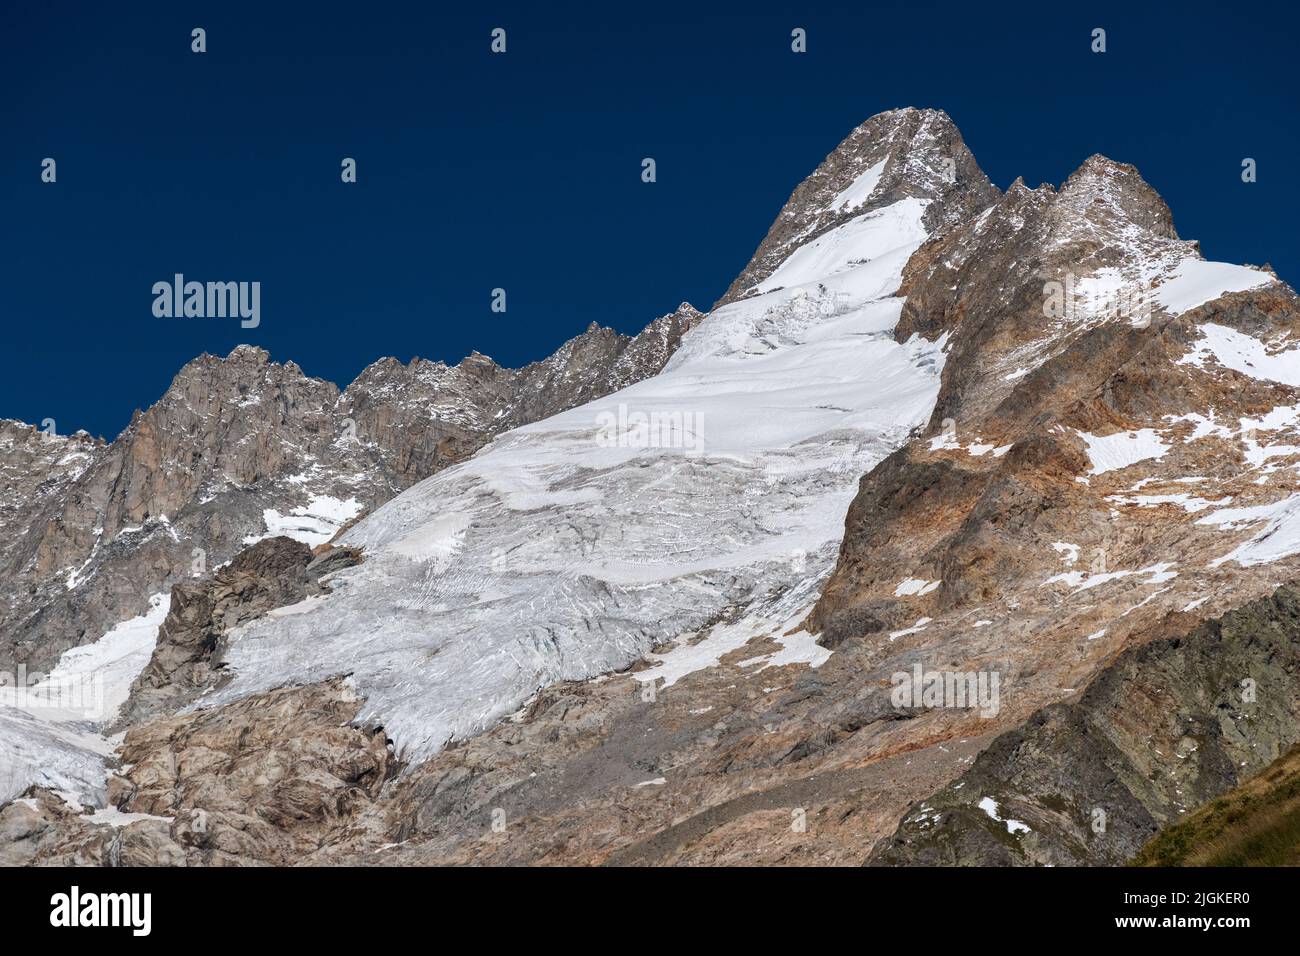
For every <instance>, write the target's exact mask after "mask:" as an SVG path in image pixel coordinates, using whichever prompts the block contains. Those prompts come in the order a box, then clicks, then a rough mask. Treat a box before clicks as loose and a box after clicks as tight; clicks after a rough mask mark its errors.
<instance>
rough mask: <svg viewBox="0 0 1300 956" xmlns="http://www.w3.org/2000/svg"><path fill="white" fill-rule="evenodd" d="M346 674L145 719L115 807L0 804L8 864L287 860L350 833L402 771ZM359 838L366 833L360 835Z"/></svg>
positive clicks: (113, 786)
mask: <svg viewBox="0 0 1300 956" xmlns="http://www.w3.org/2000/svg"><path fill="white" fill-rule="evenodd" d="M357 706H358V701H357V699H356V698H355V697H354V696H353V695H352V694H351V692H350V691H349V690H348V689H347V687H346V684H345V682H344V681H342V680H337V681H331V682H328V683H325V684H317V685H311V686H308V687H297V688H287V689H284V690H281V691H276V692H274V693H271V694H266V695H263V696H259V697H255V698H248V699H246V700H242V701H240V702H239V703H238V704H235V705H231V706H229V707H224V708H221V709H220V710H217V711H199V712H198V713H196V714H185V715H181V716H177V717H172V718H168V719H161V720H154V721H151V722H148V723H145V724H142V725H140V726H138V727H134V728H132V729H131V730H129V731H128V732H127V734H126V740H125V742H124V743H123V746H122V752H121V753H122V760H123V761H124V762H125V767H124V769H123V770H122V771H121V774H120V775H119V776H117V777H115V778H112V779H111V781H110V793H111V799H112V801H113V805H112V806H111V807H110V808H109V809H106V810H99V811H83V809H82V808H80V807H74V806H69V805H68V804H67V803H66V802H65V801H64V800H63V799H62V798H61V797H59V796H58V795H55V794H53V793H50V792H49V791H41V790H34V791H32V792H31V793H29V794H28V795H27V796H26V797H25V798H24V799H22V800H16V801H13V802H11V803H9V804H7V805H6V806H5V807H3V808H2V809H0V864H14V865H31V864H37V865H99V866H177V865H189V866H197V865H204V866H231V865H250V864H273V865H278V866H289V865H294V864H296V863H299V862H302V861H303V860H304V858H306V857H307V856H308V855H309V854H310V853H312V852H314V851H316V850H318V849H319V848H320V847H321V846H323V845H325V844H326V843H328V842H329V841H331V840H335V839H339V838H340V837H341V836H342V835H345V834H348V833H349V831H350V829H351V828H352V827H353V824H354V821H355V820H356V819H357V818H358V817H359V815H360V814H361V812H362V811H363V810H365V809H366V808H367V807H368V806H369V805H370V803H371V802H372V801H373V800H374V798H375V797H376V796H377V795H378V794H379V792H380V790H381V789H382V787H383V785H384V783H385V782H386V781H387V780H388V779H389V778H390V777H391V776H392V774H393V773H394V772H395V771H396V769H397V767H396V764H395V763H394V761H393V759H392V755H391V752H390V749H389V742H388V740H387V738H386V737H385V736H384V734H383V732H382V731H381V730H379V729H377V728H357V727H353V726H350V722H351V720H352V719H353V717H355V715H356V712H357ZM353 838H354V839H355V838H357V835H353Z"/></svg>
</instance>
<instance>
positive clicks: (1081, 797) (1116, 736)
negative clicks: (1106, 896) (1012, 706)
mask: <svg viewBox="0 0 1300 956" xmlns="http://www.w3.org/2000/svg"><path fill="white" fill-rule="evenodd" d="M1298 682H1300V589H1297V588H1295V587H1285V588H1281V589H1279V590H1278V591H1277V592H1276V593H1275V594H1273V595H1272V596H1270V597H1268V598H1264V599H1262V600H1259V601H1253V602H1251V603H1249V604H1247V605H1245V606H1244V607H1241V608H1239V609H1238V610H1235V611H1232V612H1230V613H1228V614H1226V615H1224V616H1223V617H1222V618H1219V619H1216V620H1213V621H1207V622H1206V623H1204V624H1202V625H1200V626H1198V627H1197V628H1195V629H1194V630H1193V631H1191V633H1189V634H1186V635H1184V636H1180V637H1172V638H1162V639H1159V640H1156V641H1152V642H1150V643H1148V644H1143V645H1141V646H1138V647H1133V648H1130V649H1129V650H1127V651H1125V652H1124V653H1122V654H1121V655H1120V656H1119V658H1118V659H1117V660H1116V661H1115V662H1114V663H1113V664H1111V665H1110V666H1109V667H1107V668H1105V670H1103V671H1102V672H1101V673H1100V674H1098V676H1097V678H1096V679H1095V680H1094V681H1093V682H1092V683H1091V684H1090V685H1089V686H1088V688H1087V690H1085V691H1084V692H1083V693H1082V694H1081V695H1080V697H1079V699H1078V700H1077V701H1074V702H1070V703H1062V704H1053V705H1051V706H1049V707H1046V708H1044V709H1043V710H1041V711H1038V712H1037V713H1035V714H1034V715H1033V716H1032V717H1031V718H1030V719H1029V720H1028V721H1026V722H1025V724H1024V725H1023V726H1021V727H1018V728H1016V729H1015V730H1012V731H1009V732H1008V733H1006V734H1003V735H1002V736H1001V737H999V738H998V739H997V740H995V741H994V742H993V743H992V744H991V745H990V746H989V748H988V749H987V750H985V751H984V752H983V753H981V754H980V755H979V757H978V758H977V759H976V760H975V762H974V764H972V765H971V768H970V769H969V770H967V771H966V772H965V773H963V774H961V776H960V777H958V778H957V779H956V780H954V781H953V782H952V783H951V784H949V785H948V786H946V787H944V788H943V789H942V790H939V791H938V792H936V793H934V794H931V795H930V796H928V797H926V798H925V799H924V800H922V801H919V802H918V803H917V804H915V805H914V806H913V807H912V808H911V810H910V811H909V812H908V814H907V815H906V816H905V817H904V818H903V820H902V822H901V823H900V824H899V827H898V830H897V831H896V832H895V833H894V834H893V835H892V836H891V837H890V838H889V839H887V840H885V841H882V843H881V844H880V845H879V846H878V847H877V848H876V849H875V850H874V851H873V852H872V854H871V856H870V857H869V860H868V862H870V863H872V864H876V865H883V866H897V865H909V866H1019V865H1038V866H1044V865H1050V866H1065V865H1075V866H1078V865H1117V864H1123V863H1126V862H1127V861H1129V860H1130V859H1131V858H1132V857H1133V856H1134V855H1135V854H1136V853H1137V852H1138V851H1139V850H1140V849H1141V848H1142V846H1143V845H1144V844H1145V843H1147V841H1149V840H1150V839H1151V838H1152V837H1153V836H1154V835H1155V834H1156V833H1157V832H1158V831H1159V830H1160V829H1161V828H1163V827H1167V826H1170V825H1172V824H1175V823H1177V822H1178V821H1179V819H1180V818H1181V817H1182V816H1183V815H1184V814H1186V813H1187V812H1188V811H1189V810H1191V809H1193V808H1195V807H1198V806H1201V805H1202V804H1204V803H1207V802H1208V801H1210V800H1213V799H1214V798H1215V797H1217V796H1219V795H1220V794H1222V793H1224V792H1225V791H1227V790H1229V789H1230V788H1232V787H1234V786H1235V785H1237V784H1238V783H1239V782H1240V781H1242V780H1245V779H1248V778H1250V777H1253V776H1254V775H1256V774H1258V773H1260V772H1261V771H1262V770H1264V769H1265V768H1266V767H1267V766H1268V765H1269V764H1270V763H1271V762H1272V761H1274V760H1276V759H1277V758H1278V757H1279V756H1280V755H1282V754H1284V753H1286V752H1287V751H1288V750H1289V749H1290V748H1291V747H1292V746H1293V745H1294V744H1295V743H1296V742H1297V741H1300V694H1298V693H1297V691H1296V688H1297V686H1300V683H1298Z"/></svg>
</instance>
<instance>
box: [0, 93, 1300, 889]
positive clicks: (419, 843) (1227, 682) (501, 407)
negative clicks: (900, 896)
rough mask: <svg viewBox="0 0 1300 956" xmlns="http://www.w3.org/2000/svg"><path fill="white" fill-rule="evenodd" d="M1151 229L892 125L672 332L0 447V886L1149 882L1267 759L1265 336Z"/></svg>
mask: <svg viewBox="0 0 1300 956" xmlns="http://www.w3.org/2000/svg"><path fill="white" fill-rule="evenodd" d="M1174 222H1175V219H1174V215H1173V214H1172V212H1171V211H1170V209H1169V208H1168V207H1167V206H1166V204H1165V203H1164V201H1163V200H1162V199H1161V197H1160V196H1159V194H1158V193H1157V191H1156V190H1155V189H1154V188H1153V187H1152V186H1151V185H1150V184H1148V183H1147V182H1145V181H1144V180H1143V178H1142V176H1141V174H1140V173H1139V172H1138V170H1137V169H1135V168H1134V167H1132V166H1129V165H1126V164H1124V163H1122V162H1117V161H1114V160H1112V159H1108V158H1106V157H1103V156H1092V157H1089V158H1086V159H1084V160H1083V162H1082V165H1080V167H1079V168H1078V170H1077V171H1076V172H1074V173H1073V174H1072V175H1071V176H1070V177H1069V178H1068V179H1067V180H1066V181H1065V182H1064V183H1062V184H1060V186H1059V187H1058V186H1051V185H1041V186H1039V187H1038V188H1034V189H1031V188H1029V187H1028V186H1027V185H1026V184H1025V183H1024V182H1022V181H1020V180H1017V181H1016V182H1014V183H1013V184H1012V185H1011V186H1010V188H1009V189H1007V190H1006V191H1005V192H1003V191H1001V190H999V189H998V188H997V187H996V186H994V185H993V184H992V183H991V182H990V181H989V180H988V178H987V177H986V176H985V175H984V173H983V172H982V171H981V170H980V168H979V165H978V164H977V162H976V159H975V157H974V156H973V155H972V154H971V152H970V151H969V150H968V149H967V148H966V146H965V144H964V142H963V140H962V137H961V135H960V133H959V132H958V130H957V129H956V127H955V126H954V124H953V123H952V121H951V120H950V119H949V117H948V116H947V115H946V114H944V113H942V112H939V111H935V110H917V109H901V110H894V111H890V112H888V113H883V114H880V115H878V116H875V117H872V118H871V119H869V120H868V121H867V122H865V123H864V124H862V125H861V126H860V127H858V128H857V129H855V130H854V131H853V132H851V133H850V134H849V136H848V137H847V138H846V139H845V140H844V142H843V143H841V145H840V146H839V147H838V148H837V149H836V150H835V151H834V152H832V153H831V155H830V156H828V157H826V159H825V160H824V161H823V162H822V163H821V165H819V166H818V167H817V168H816V170H815V171H814V172H813V173H812V174H811V175H810V176H809V177H808V178H807V179H806V180H805V181H804V182H803V183H801V184H799V185H798V187H797V188H796V189H795V190H794V192H793V194H792V195H791V197H790V199H789V201H788V202H787V203H786V205H785V206H784V207H783V208H782V209H781V210H780V212H779V214H778V216H777V218H776V221H775V222H774V223H773V225H772V227H771V229H770V230H769V232H768V233H767V235H766V237H765V238H763V239H762V241H761V243H760V244H759V246H758V248H757V251H756V252H755V254H754V256H753V258H752V260H751V261H750V263H749V264H748V265H747V266H746V267H745V269H744V270H743V271H742V272H741V274H740V275H739V276H737V277H736V278H735V279H734V281H732V282H731V284H730V286H729V287H728V289H727V291H726V293H725V294H724V295H723V297H722V298H721V299H720V300H719V301H718V303H717V304H715V306H714V307H713V309H712V311H710V312H709V313H708V314H707V315H702V314H700V313H698V312H696V311H695V310H694V309H692V308H691V307H690V306H688V305H683V306H681V307H680V308H679V309H678V310H676V311H675V312H674V313H672V314H669V315H666V316H664V317H662V318H660V319H657V320H655V321H654V322H653V323H651V324H650V325H649V326H648V327H647V328H646V329H645V331H644V332H642V333H641V334H639V335H638V336H635V337H631V338H629V337H626V336H621V335H619V334H617V333H614V332H612V331H610V330H608V329H602V328H599V327H596V326H593V327H592V328H590V329H588V330H587V331H586V332H585V333H583V334H582V335H580V336H578V337H577V338H575V339H572V340H571V341H569V342H567V343H565V344H564V345H563V346H562V347H561V348H560V349H559V350H558V351H557V352H556V353H555V354H554V355H552V356H551V357H550V358H548V359H546V360H544V361H542V362H538V363H535V364H533V365H529V366H527V367H525V368H523V369H504V368H501V367H500V366H498V365H496V364H495V363H494V362H493V361H492V360H491V359H489V358H487V357H486V356H482V355H479V354H477V353H476V354H473V355H471V356H469V357H468V358H466V359H465V360H464V361H463V362H461V363H460V364H458V365H456V366H454V367H448V366H446V365H443V364H441V363H435V362H427V361H424V360H421V359H416V360H414V361H412V362H410V363H409V364H402V363H401V362H399V361H397V360H396V359H391V358H390V359H381V360H380V361H378V362H376V363H375V364H373V365H372V366H370V367H369V368H367V369H366V370H365V371H364V372H363V373H362V374H361V375H360V376H359V377H358V378H357V380H356V381H355V382H353V383H352V384H351V385H349V386H348V387H347V388H346V389H343V390H342V391H340V390H339V389H338V388H337V387H336V386H334V385H332V384H330V383H328V382H323V381H320V380H318V379H312V378H309V377H308V376H306V375H305V374H304V373H303V372H302V371H301V370H300V369H299V368H298V367H297V366H295V365H294V364H293V363H288V364H286V365H279V364H276V363H273V362H271V361H270V360H269V358H268V356H267V355H266V353H265V352H262V351H261V350H259V349H256V348H251V347H247V346H245V347H241V348H240V349H237V350H236V351H235V352H233V353H232V354H231V355H229V356H228V357H226V358H224V359H220V358H215V357H212V356H202V357H200V358H198V359H196V360H195V361H194V362H192V363H190V364H189V365H187V366H186V367H185V368H184V369H182V370H181V372H180V373H179V374H178V375H177V377H176V379H175V381H174V382H173V383H172V386H171V388H170V389H168V391H167V393H166V394H165V395H164V396H163V397H162V398H161V399H160V400H159V402H158V403H157V404H155V405H154V406H153V407H151V408H150V409H149V410H147V411H145V412H141V413H137V415H136V416H135V418H134V419H133V421H132V423H131V425H130V426H129V427H128V428H127V430H126V431H125V432H123V434H122V435H121V436H119V437H118V438H117V439H116V440H115V441H113V442H111V443H104V442H100V441H96V440H94V439H91V438H90V437H89V436H86V435H84V434H83V435H74V436H70V437H63V436H56V435H49V434H46V433H42V432H41V431H40V430H38V429H34V428H32V427H29V426H25V425H21V424H19V423H8V422H6V423H4V424H3V426H2V427H0V515H2V516H3V523H4V529H5V530H6V531H7V532H8V533H7V534H5V535H3V536H2V537H3V539H4V540H3V542H0V581H3V582H4V584H5V585H6V587H5V588H4V589H3V591H4V595H5V597H4V599H3V602H0V665H2V666H3V667H5V668H17V667H19V666H20V665H21V666H23V667H25V668H30V669H39V670H41V671H42V675H41V677H42V681H41V682H38V683H37V686H36V688H34V689H35V690H40V688H42V687H44V688H45V689H46V690H47V691H49V693H46V694H44V695H42V694H40V693H36V694H33V693H30V692H24V691H30V690H32V689H24V688H21V687H0V743H2V744H3V745H4V746H3V749H0V801H4V803H3V805H0V862H4V863H11V864H48V863H77V864H91V865H130V864H153V865H158V864H163V865H230V864H255V863H270V864H279V865H288V864H312V865H324V864H347V865H380V864H383V865H427V864H450V863H489V864H584V865H588V864H589V865H597V864H600V865H624V864H755V863H781V864H841V865H863V864H869V865H891V866H906V865H936V864H937V865H1049V864H1050V865H1092V864H1123V863H1127V862H1129V861H1132V860H1134V859H1147V858H1149V857H1151V856H1152V855H1153V854H1155V855H1159V854H1165V855H1168V853H1169V852H1171V851H1169V850H1168V846H1169V844H1170V841H1172V840H1174V837H1169V836H1166V837H1165V840H1166V842H1165V843H1163V844H1162V843H1160V842H1159V841H1160V839H1161V837H1162V835H1166V834H1170V833H1175V832H1176V833H1177V834H1179V836H1178V837H1177V839H1178V840H1185V839H1186V837H1185V836H1184V835H1185V834H1187V833H1189V832H1202V830H1204V829H1205V828H1206V827H1207V826H1208V824H1202V823H1199V822H1198V823H1197V824H1196V826H1194V827H1189V826H1186V825H1184V826H1182V827H1181V828H1179V827H1180V822H1181V821H1186V820H1189V819H1194V820H1195V821H1202V820H1204V819H1206V817H1205V815H1204V814H1205V813H1210V811H1205V812H1204V813H1203V814H1202V815H1199V816H1198V815H1197V810H1198V808H1201V807H1203V806H1206V805H1212V804H1213V801H1215V800H1216V799H1218V798H1220V797H1222V796H1223V795H1225V794H1227V795H1229V797H1225V798H1224V799H1239V797H1237V796H1235V795H1237V794H1242V793H1246V794H1254V793H1255V792H1256V790H1257V789H1258V787H1259V786H1260V785H1258V784H1254V783H1251V781H1255V780H1264V781H1268V780H1279V781H1290V780H1291V777H1292V774H1291V769H1292V768H1290V767H1289V765H1287V766H1286V767H1283V766H1282V765H1275V761H1280V760H1285V759H1286V756H1287V754H1288V753H1289V752H1291V750H1292V748H1293V747H1294V746H1295V745H1296V744H1298V743H1300V721H1298V720H1297V716H1296V715H1297V714H1298V713H1300V706H1298V705H1300V699H1298V698H1297V694H1296V690H1295V688H1296V686H1297V684H1296V676H1297V667H1298V666H1300V663H1298V662H1300V658H1298V657H1297V651H1298V649H1300V643H1298V642H1300V610H1298V609H1297V608H1298V607H1300V605H1298V603H1297V594H1296V592H1295V588H1294V586H1293V584H1292V582H1294V581H1295V579H1296V578H1297V577H1298V576H1300V302H1298V301H1297V299H1296V296H1295V293H1294V292H1293V291H1292V290H1291V289H1290V287H1288V286H1287V285H1286V284H1285V283H1283V282H1282V281H1281V280H1280V279H1279V278H1278V277H1277V276H1276V275H1274V274H1273V273H1272V271H1271V270H1270V269H1269V268H1268V267H1267V266H1260V267H1255V266H1245V265H1232V264H1226V263H1216V262H1208V261H1206V260H1205V259H1204V258H1203V257H1202V256H1201V254H1200V251H1199V247H1198V245H1197V244H1196V243H1195V242H1194V241H1188V240H1184V239H1182V238H1180V237H1179V235H1178V233H1177V231H1176V229H1175V225H1174ZM723 281H725V277H723ZM719 285H721V282H720V283H719ZM85 684H90V685H92V686H93V687H94V689H95V691H96V693H95V696H94V698H93V703H94V706H92V707H87V706H81V707H76V706H71V705H69V704H68V703H67V702H66V701H60V702H59V703H58V704H57V705H55V704H51V702H50V699H51V697H52V696H57V695H54V694H53V691H55V690H58V689H60V688H63V687H65V686H72V685H77V686H81V685H85ZM1270 768H1271V769H1270ZM1284 771H1285V772H1284ZM1270 774H1271V776H1270ZM1287 785H1289V784H1287ZM1279 786H1280V784H1279ZM1243 788H1244V789H1243ZM1252 788H1255V789H1252ZM1251 799H1255V798H1254V797H1252V798H1251ZM1211 816H1212V814H1211ZM1197 827H1200V828H1201V829H1197ZM1216 832H1218V831H1216ZM1153 840H1155V841H1157V842H1156V843H1152V842H1151V841H1153ZM1179 845H1180V846H1181V844H1179ZM1149 846H1150V847H1155V848H1156V849H1144V848H1147V847H1149ZM1180 852H1181V850H1180ZM1144 854H1145V856H1144Z"/></svg>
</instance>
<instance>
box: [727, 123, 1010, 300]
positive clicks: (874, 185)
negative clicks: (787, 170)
mask: <svg viewBox="0 0 1300 956" xmlns="http://www.w3.org/2000/svg"><path fill="white" fill-rule="evenodd" d="M998 195H999V193H998V190H997V187H996V186H994V185H993V184H992V183H990V182H989V179H988V177H987V176H985V175H984V171H983V170H981V169H980V168H979V164H978V163H976V161H975V157H974V156H972V155H971V152H970V150H969V149H967V148H966V143H965V141H963V140H962V138H961V133H959V132H958V131H957V127H956V126H955V125H953V122H952V120H951V119H949V117H948V114H947V113H945V112H943V111H942V110H918V109H901V110H890V111H889V112H887V113H880V114H877V115H876V116H873V117H871V119H869V120H867V121H866V122H865V123H863V124H862V125H861V126H859V127H858V128H857V129H855V130H854V131H853V132H852V133H850V134H849V135H848V137H847V138H846V139H845V140H844V142H842V143H840V145H839V146H837V147H836V148H835V150H834V152H832V153H831V154H830V155H829V156H827V157H826V159H825V161H824V162H822V164H821V165H820V166H818V167H817V169H816V170H814V171H813V173H812V175H810V176H809V177H808V178H807V179H805V180H804V181H803V182H802V183H800V184H799V186H798V187H797V188H796V189H795V191H794V193H793V194H791V196H790V198H789V199H788V200H787V201H786V204H785V206H784V207H782V209H781V212H780V214H779V215H778V216H777V217H776V221H775V222H774V223H772V228H771V229H769V230H768V233H767V235H766V236H765V237H764V239H763V241H762V242H761V243H760V244H759V246H758V250H757V251H756V252H755V253H754V257H753V259H751V260H750V262H749V265H747V266H746V267H745V269H744V271H743V272H741V273H740V275H738V276H737V277H736V279H735V281H734V282H732V283H731V286H730V287H729V288H728V289H727V291H726V294H724V295H723V297H722V298H721V299H720V300H718V302H717V303H716V304H715V305H714V308H717V307H718V306H721V305H725V304H726V303H728V302H732V301H735V300H736V299H742V298H745V297H747V296H750V295H753V294H754V292H755V291H756V290H757V286H758V284H759V283H760V282H762V281H763V280H764V279H767V278H768V277H769V276H771V274H772V273H773V272H774V271H776V268H777V267H778V266H780V265H781V263H782V262H784V261H785V260H786V259H787V258H788V257H789V256H790V254H791V253H793V252H794V251H795V250H796V249H798V248H799V247H800V246H804V245H808V244H809V243H810V242H812V241H813V240H815V239H817V238H818V237H820V236H822V235H824V234H825V233H827V232H830V231H831V230H833V229H835V228H836V227H837V226H842V225H843V224H844V223H846V222H848V221H849V220H851V219H854V218H856V217H858V216H862V215H864V214H865V213H868V212H871V211H873V210H876V209H883V208H885V207H887V206H890V205H892V204H894V203H896V202H898V201H899V200H900V199H906V198H914V199H921V200H925V201H927V202H929V203H930V204H931V205H930V206H929V208H928V209H927V211H926V222H925V225H926V227H927V228H928V230H929V231H930V232H931V233H939V232H943V231H944V230H945V228H946V227H947V226H949V225H952V224H954V223H959V222H963V221H966V220H968V219H970V218H971V217H972V216H973V215H975V214H976V213H978V212H980V211H981V210H982V209H984V208H986V207H987V206H989V205H990V204H992V203H993V202H994V201H995V200H996V199H997V198H998Z"/></svg>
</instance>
